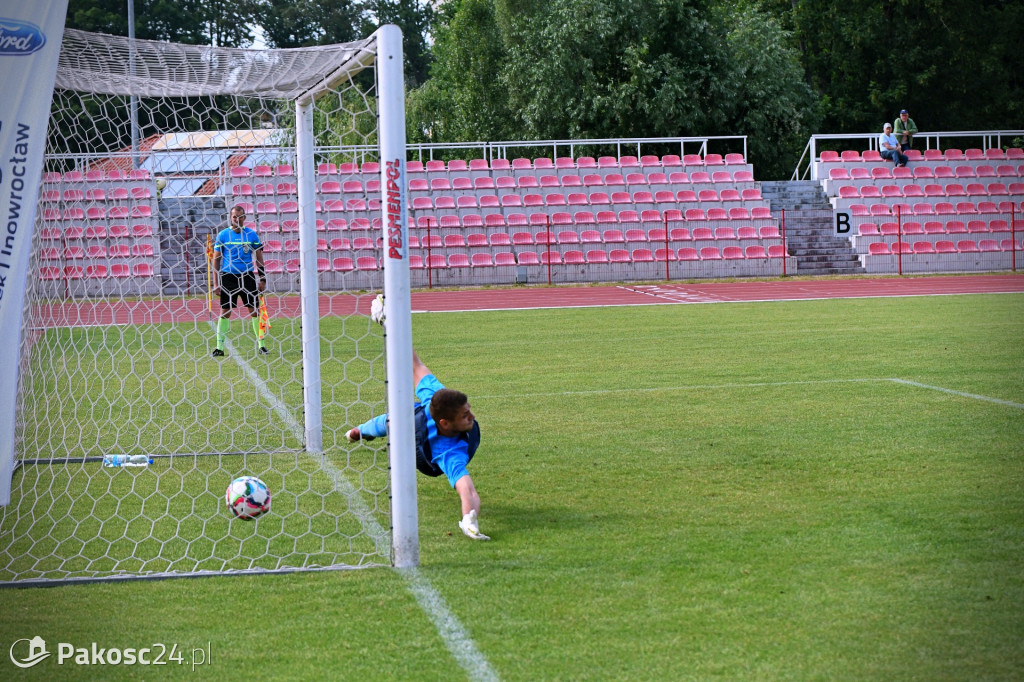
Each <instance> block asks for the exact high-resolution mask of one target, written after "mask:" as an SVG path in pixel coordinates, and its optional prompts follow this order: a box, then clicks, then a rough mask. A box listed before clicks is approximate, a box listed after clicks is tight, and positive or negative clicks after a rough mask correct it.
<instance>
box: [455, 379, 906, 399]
mask: <svg viewBox="0 0 1024 682" xmlns="http://www.w3.org/2000/svg"><path fill="white" fill-rule="evenodd" d="M871 381H893V379H889V378H885V377H871V378H866V379H820V380H813V381H764V382H757V383H747V384H703V385H700V384H698V385H692V384H691V385H689V386H651V387H646V388H602V389H595V390H592V391H558V392H554V393H506V394H503V395H474V396H473V399H474V400H481V399H485V398H487V399H494V398H534V397H544V396H569V395H604V394H607V393H654V392H657V391H701V390H715V389H724V388H763V387H771V386H805V385H810V384H855V383H864V382H871Z"/></svg>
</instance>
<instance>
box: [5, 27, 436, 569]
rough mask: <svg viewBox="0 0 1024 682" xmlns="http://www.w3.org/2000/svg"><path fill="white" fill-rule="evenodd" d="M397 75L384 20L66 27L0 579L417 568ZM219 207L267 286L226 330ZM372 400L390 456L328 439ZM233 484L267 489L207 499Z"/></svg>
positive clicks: (392, 31)
mask: <svg viewBox="0 0 1024 682" xmlns="http://www.w3.org/2000/svg"><path fill="white" fill-rule="evenodd" d="M402 64H403V57H402V36H401V32H400V30H399V29H398V28H397V27H394V26H384V27H381V28H380V29H379V30H378V31H376V32H375V33H374V34H373V35H371V36H369V37H367V38H366V39H364V40H360V41H357V42H354V43H348V44H343V45H331V46H320V47H315V48H300V49H289V50H239V49H231V48H217V47H208V46H193V45H178V44H172V43H163V42H156V41H145V40H134V41H131V40H129V39H126V38H122V37H116V36H106V35H100V34H90V33H86V32H82V31H76V30H66V31H65V32H64V41H63V45H62V49H61V52H60V58H59V64H58V67H57V76H56V88H55V90H54V97H53V102H52V105H51V113H50V121H49V133H48V137H47V145H46V156H45V161H44V167H43V168H42V176H41V182H40V190H39V200H38V211H37V213H38V216H37V218H36V221H35V228H36V229H35V236H34V238H33V240H32V245H31V258H30V259H29V264H28V268H27V272H28V274H27V277H26V281H25V292H26V296H25V301H24V305H23V310H22V320H23V329H22V333H21V334H20V337H19V339H18V345H17V347H18V349H19V351H18V366H19V368H20V371H19V376H18V382H17V387H16V389H15V390H12V391H11V392H5V393H4V394H3V395H0V402H6V401H10V402H11V403H13V404H14V406H15V413H16V428H15V432H14V452H15V456H14V461H13V467H11V468H12V469H13V476H12V479H11V481H12V487H11V500H10V504H8V505H7V506H5V507H0V583H2V584H30V583H35V582H52V581H69V580H72V581H73V580H104V579H131V578H135V577H169V576H182V575H220V574H231V573H265V572H291V571H307V570H332V569H345V568H359V567H366V566H379V565H394V566H400V567H404V566H414V565H416V564H417V563H418V557H419V549H418V528H417V516H416V487H415V447H414V445H415V437H414V428H413V411H412V404H413V400H414V390H413V386H412V342H411V339H412V334H411V316H410V292H409V288H410V285H409V262H408V255H409V251H408V248H407V244H408V226H407V224H406V216H407V215H408V211H407V200H406V188H405V184H406V182H405V159H406V151H405V112H404V80H403V68H402ZM135 101H137V102H138V106H137V111H138V113H137V114H136V113H135V109H136V107H134V106H132V104H133V102H135ZM136 116H137V120H138V127H139V134H138V136H137V140H138V142H137V143H136V144H133V138H136V135H135V134H134V133H135V130H134V127H135V126H134V121H135V120H136ZM234 206H242V207H243V208H244V209H245V211H246V227H247V228H252V229H253V230H254V231H255V233H256V235H257V236H258V238H259V240H260V242H261V244H262V247H263V255H264V261H265V267H266V277H267V290H266V292H265V294H264V295H263V296H262V297H261V300H260V299H257V300H259V303H260V307H261V310H260V311H259V313H258V314H257V315H256V316H254V317H250V313H249V310H248V309H247V308H246V307H245V306H239V307H236V308H235V309H234V311H233V312H232V314H231V315H230V317H229V318H227V319H222V317H223V316H222V310H221V308H220V304H219V300H218V298H217V297H216V296H214V295H213V294H212V290H211V284H212V282H213V279H214V278H213V273H212V272H211V267H210V266H211V261H210V256H211V252H212V251H213V244H215V243H216V242H217V236H218V233H219V232H220V231H221V230H223V229H225V228H226V226H227V225H228V222H227V216H228V212H229V210H230V209H231V208H232V207H234ZM244 234H248V232H246V233H244ZM247 248H248V247H247ZM381 292H383V293H385V295H386V305H387V316H388V327H387V333H384V332H383V330H381V329H380V328H379V327H378V326H377V325H375V324H373V323H372V322H370V320H369V318H368V317H367V316H366V313H367V311H368V310H369V305H370V302H371V300H372V298H373V297H374V296H375V295H376V294H377V293H381ZM264 310H265V311H266V312H265V313H264ZM267 318H269V323H268V321H267ZM267 326H269V331H267ZM215 347H216V349H217V351H218V352H219V351H221V349H223V355H222V356H221V357H217V353H213V354H211V350H212V349H214V348H215ZM381 412H388V414H389V417H390V424H389V430H390V437H389V439H387V446H386V447H387V449H388V450H387V451H386V450H385V446H384V445H382V444H381V441H376V442H374V443H365V442H364V443H357V444H349V443H348V442H347V440H346V438H345V435H346V433H347V431H348V429H349V428H351V427H352V426H355V425H357V424H359V423H361V422H362V421H365V420H366V419H368V418H370V417H372V416H374V415H375V414H379V413H381ZM108 455H128V456H131V455H136V456H142V460H144V461H145V460H147V458H148V459H149V463H148V465H146V464H144V465H142V466H139V467H136V468H124V467H121V468H118V467H108V466H105V463H104V458H105V457H106V456H108ZM242 475H251V476H256V477H259V478H261V479H263V480H264V481H265V482H266V483H267V485H268V487H269V489H270V491H271V496H272V505H271V511H270V513H269V514H266V515H264V516H262V517H260V518H259V519H257V520H255V521H251V522H247V521H241V520H236V519H232V517H231V515H230V513H229V511H228V510H227V508H226V505H225V504H224V490H225V488H226V486H227V484H228V483H229V482H230V481H231V480H232V479H233V478H235V477H237V476H242ZM57 510H60V511H59V512H58V511H57Z"/></svg>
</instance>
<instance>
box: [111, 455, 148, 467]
mask: <svg viewBox="0 0 1024 682" xmlns="http://www.w3.org/2000/svg"><path fill="white" fill-rule="evenodd" d="M152 463H153V458H152V457H149V456H148V455H103V466H105V467H148V466H149V465H150V464H152Z"/></svg>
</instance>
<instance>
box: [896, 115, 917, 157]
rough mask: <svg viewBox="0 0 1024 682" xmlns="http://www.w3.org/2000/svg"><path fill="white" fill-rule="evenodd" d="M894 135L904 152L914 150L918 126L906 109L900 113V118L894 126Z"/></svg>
mask: <svg viewBox="0 0 1024 682" xmlns="http://www.w3.org/2000/svg"><path fill="white" fill-rule="evenodd" d="M892 133H893V135H895V136H896V139H897V140H899V141H900V146H901V147H903V149H904V150H907V149H912V148H913V146H914V144H913V143H914V135H916V134H917V125H915V124H914V119H912V118H910V114H909V113H907V110H906V109H903V110H901V111H900V116H899V118H897V119H896V120H895V121H894V122H893V124H892Z"/></svg>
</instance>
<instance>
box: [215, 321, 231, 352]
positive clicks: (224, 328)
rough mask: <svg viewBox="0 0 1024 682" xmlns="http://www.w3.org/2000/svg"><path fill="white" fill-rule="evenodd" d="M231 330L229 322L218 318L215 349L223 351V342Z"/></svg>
mask: <svg viewBox="0 0 1024 682" xmlns="http://www.w3.org/2000/svg"><path fill="white" fill-rule="evenodd" d="M230 329H231V320H230V319H225V318H223V317H222V318H220V319H219V320H217V348H218V349H219V350H224V341H225V340H227V338H228V331H229V330H230Z"/></svg>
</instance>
